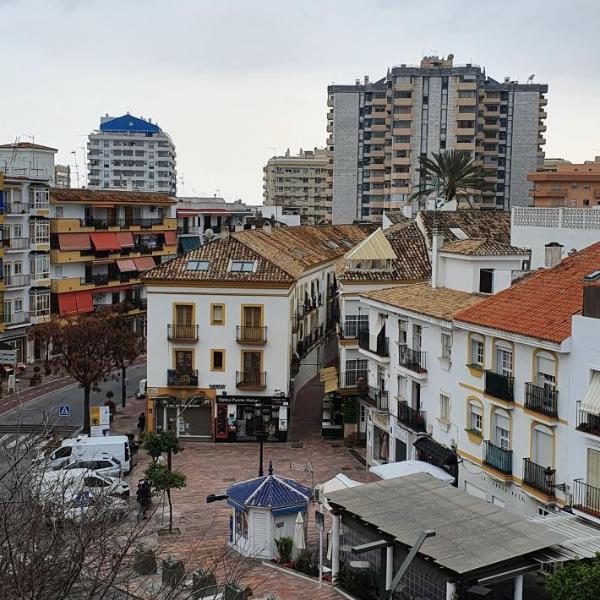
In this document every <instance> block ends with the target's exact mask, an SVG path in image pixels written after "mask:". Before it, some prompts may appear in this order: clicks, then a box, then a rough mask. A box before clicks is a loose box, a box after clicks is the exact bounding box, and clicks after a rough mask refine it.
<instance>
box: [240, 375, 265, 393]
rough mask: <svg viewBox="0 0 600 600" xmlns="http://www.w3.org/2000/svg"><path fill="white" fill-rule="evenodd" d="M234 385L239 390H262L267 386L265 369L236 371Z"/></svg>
mask: <svg viewBox="0 0 600 600" xmlns="http://www.w3.org/2000/svg"><path fill="white" fill-rule="evenodd" d="M235 386H236V387H237V388H238V389H240V390H264V389H265V388H266V387H267V373H266V371H236V374H235Z"/></svg>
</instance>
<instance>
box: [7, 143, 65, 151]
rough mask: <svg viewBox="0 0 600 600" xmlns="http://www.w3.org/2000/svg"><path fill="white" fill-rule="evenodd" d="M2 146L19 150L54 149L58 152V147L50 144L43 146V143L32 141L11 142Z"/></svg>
mask: <svg viewBox="0 0 600 600" xmlns="http://www.w3.org/2000/svg"><path fill="white" fill-rule="evenodd" d="M0 148H18V149H19V150H52V152H58V150H57V149H56V148H51V147H50V146H42V145H41V144H33V143H31V142H17V143H16V144H15V142H12V143H10V144H0Z"/></svg>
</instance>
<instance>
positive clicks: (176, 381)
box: [167, 369, 198, 387]
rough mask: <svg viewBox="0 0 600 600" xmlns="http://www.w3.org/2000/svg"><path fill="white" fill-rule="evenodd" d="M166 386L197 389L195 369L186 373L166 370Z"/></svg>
mask: <svg viewBox="0 0 600 600" xmlns="http://www.w3.org/2000/svg"><path fill="white" fill-rule="evenodd" d="M167 385H168V386H169V387H198V371H197V370H196V369H190V370H187V371H178V370H177V369H167Z"/></svg>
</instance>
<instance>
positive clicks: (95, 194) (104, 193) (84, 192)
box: [50, 188, 175, 204]
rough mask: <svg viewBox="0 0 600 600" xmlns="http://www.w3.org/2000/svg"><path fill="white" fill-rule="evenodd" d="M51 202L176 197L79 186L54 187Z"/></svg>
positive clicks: (117, 201)
mask: <svg viewBox="0 0 600 600" xmlns="http://www.w3.org/2000/svg"><path fill="white" fill-rule="evenodd" d="M50 202H51V203H52V204H62V203H63V202H67V203H68V202H77V203H83V204H104V203H106V204H175V198H170V197H169V196H167V194H158V193H156V194H155V193H153V192H128V191H125V190H124V191H121V190H88V189H77V188H52V189H51V190H50Z"/></svg>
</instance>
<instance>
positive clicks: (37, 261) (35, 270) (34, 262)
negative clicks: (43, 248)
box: [29, 254, 50, 279]
mask: <svg viewBox="0 0 600 600" xmlns="http://www.w3.org/2000/svg"><path fill="white" fill-rule="evenodd" d="M29 267H30V271H31V274H32V275H34V276H35V277H36V279H47V278H48V277H50V257H49V256H48V255H47V254H41V255H39V256H35V255H32V256H31V258H30V265H29Z"/></svg>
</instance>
